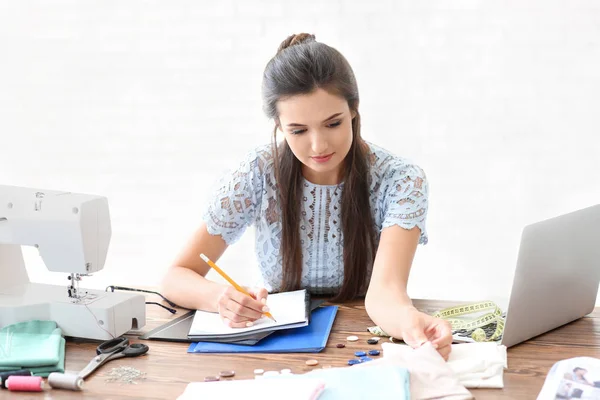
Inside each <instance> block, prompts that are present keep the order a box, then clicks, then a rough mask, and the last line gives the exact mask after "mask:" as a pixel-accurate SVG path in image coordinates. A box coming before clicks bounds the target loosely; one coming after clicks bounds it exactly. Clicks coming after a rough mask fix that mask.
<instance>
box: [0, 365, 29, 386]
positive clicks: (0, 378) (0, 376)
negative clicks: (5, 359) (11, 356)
mask: <svg viewBox="0 0 600 400" xmlns="http://www.w3.org/2000/svg"><path fill="white" fill-rule="evenodd" d="M9 376H31V371H30V370H28V369H20V370H18V371H6V372H2V373H0V387H1V388H2V389H6V380H7V379H8V377H9Z"/></svg>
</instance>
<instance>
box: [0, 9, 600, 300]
mask: <svg viewBox="0 0 600 400" xmlns="http://www.w3.org/2000/svg"><path fill="white" fill-rule="evenodd" d="M296 3H298V2H296ZM367 4H368V5H367ZM301 31H306V32H311V33H315V34H316V36H317V39H318V40H320V41H323V42H325V43H328V44H330V45H332V46H334V47H336V48H338V49H339V50H340V51H341V52H342V53H343V54H345V55H346V57H347V58H348V59H349V61H350V63H351V64H352V66H353V68H354V70H355V73H356V76H357V79H358V82H359V87H360V90H361V113H362V120H363V124H364V125H363V135H364V137H365V138H366V139H368V140H371V141H373V142H375V143H377V144H379V145H381V146H383V147H386V148H388V149H390V150H393V151H394V152H396V153H397V154H400V155H402V156H404V157H408V158H410V159H413V160H414V161H416V162H417V163H418V164H420V165H421V166H422V167H423V168H424V169H425V170H426V172H427V174H428V177H429V180H430V185H431V199H430V211H429V220H428V230H429V233H430V243H429V244H428V245H427V246H422V247H420V248H419V250H418V254H417V258H416V260H415V264H414V269H413V272H412V276H411V281H410V293H411V295H412V296H413V297H423V298H442V299H465V300H473V299H485V298H502V297H505V296H507V295H508V291H509V290H510V284H511V282H512V275H513V272H514V266H515V260H516V254H517V247H518V242H519V236H520V232H521V229H522V227H523V226H524V225H525V224H527V223H530V222H534V221H537V220H540V219H545V218H549V217H552V216H555V215H557V214H560V213H564V212H568V211H572V210H575V209H578V208H582V207H585V206H588V205H592V204H596V203H599V202H600V190H599V186H600V185H599V183H598V173H599V172H600V161H599V158H598V150H599V149H600V144H599V141H598V138H597V137H598V136H597V135H598V127H599V122H600V112H598V105H599V104H600V79H599V73H598V71H599V70H600V44H599V42H600V4H599V3H598V2H595V1H593V0H589V1H573V0H564V1H548V0H535V1H523V0H519V1H517V0H515V1H503V2H483V1H466V0H464V1H463V0H461V1H452V2H450V1H446V0H440V1H429V2H422V1H418V2H417V1H392V0H388V1H383V2H374V1H368V2H367V1H364V2H358V1H351V0H336V1H329V2H322V1H316V0H315V1H303V2H302V3H301V4H294V3H293V2H283V1H257V0H252V1H247V0H239V1H234V0H230V1H219V2H215V1H202V2H200V1H180V2H162V1H143V2H142V1H128V2H122V1H102V2H100V1H96V2H91V1H76V0H65V1H54V2H52V3H51V4H50V2H42V1H10V0H1V1H0V135H1V141H0V182H1V183H2V184H9V185H19V186H31V187H38V188H44V189H62V190H70V191H74V192H83V193H94V194H102V195H105V196H107V197H108V199H109V202H110V207H111V213H112V226H113V237H112V242H111V247H110V252H109V256H108V260H107V265H106V267H105V269H104V271H102V272H101V273H99V274H97V275H96V276H95V277H93V278H88V279H87V280H84V285H86V286H88V287H104V286H106V285H107V284H120V285H134V286H139V285H154V284H156V283H157V282H158V281H159V279H160V277H161V275H162V274H163V273H164V271H165V270H166V268H167V266H168V265H169V263H170V262H171V261H172V259H173V258H174V256H175V255H176V253H177V252H178V251H179V250H180V248H181V246H182V245H183V243H184V242H185V240H186V239H187V237H188V235H189V234H190V233H191V231H192V230H193V229H194V228H195V227H196V226H197V224H198V223H199V219H200V215H201V213H202V209H203V206H204V204H205V203H206V196H207V194H208V193H207V192H206V190H205V189H206V188H207V186H209V185H211V184H212V183H213V182H214V180H215V179H216V177H217V175H219V174H221V173H224V172H225V171H226V170H227V169H228V168H230V167H232V166H234V165H235V164H236V163H237V162H238V160H239V159H240V158H241V157H242V155H243V154H244V153H245V152H246V151H247V150H249V149H250V148H251V147H253V146H255V145H257V144H261V143H264V142H266V141H268V140H269V138H270V132H271V128H270V127H271V124H270V123H269V121H267V120H266V118H265V117H264V116H263V114H262V111H261V103H260V101H261V98H260V82H261V77H262V71H263V68H264V66H265V64H266V63H267V61H268V60H269V58H270V57H271V56H273V55H274V54H275V51H276V49H277V47H278V45H279V43H280V42H281V41H282V40H283V39H284V38H285V37H286V36H287V35H288V34H290V33H297V32H301ZM252 243H253V235H252V232H251V231H248V233H247V234H246V235H245V237H244V238H243V239H242V241H241V242H240V243H239V244H237V245H235V247H232V248H231V249H230V250H229V252H228V253H227V254H226V255H225V256H224V258H223V259H222V262H221V264H222V265H223V266H224V267H226V268H227V269H228V270H231V271H233V273H232V275H234V277H236V278H238V279H240V280H242V281H244V282H250V280H251V278H252V277H253V276H255V271H254V268H255V265H254V264H253V262H251V261H249V260H254V256H253V252H252ZM27 259H28V262H29V270H30V273H31V275H32V279H33V280H37V281H41V280H44V281H51V282H55V283H66V278H65V277H64V276H62V275H60V276H56V275H55V274H50V273H48V272H46V271H45V269H44V268H43V266H41V265H39V262H38V259H37V256H36V255H35V252H31V251H28V252H27ZM599 304H600V301H599Z"/></svg>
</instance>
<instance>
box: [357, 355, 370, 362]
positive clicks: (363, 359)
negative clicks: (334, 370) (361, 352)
mask: <svg viewBox="0 0 600 400" xmlns="http://www.w3.org/2000/svg"><path fill="white" fill-rule="evenodd" d="M360 361H362V362H367V361H373V359H372V358H371V357H366V356H365V357H361V358H360Z"/></svg>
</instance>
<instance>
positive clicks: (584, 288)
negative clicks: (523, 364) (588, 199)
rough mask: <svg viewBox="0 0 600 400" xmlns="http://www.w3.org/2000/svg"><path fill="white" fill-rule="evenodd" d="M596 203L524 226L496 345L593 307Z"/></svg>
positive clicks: (599, 235) (598, 225)
mask: <svg viewBox="0 0 600 400" xmlns="http://www.w3.org/2000/svg"><path fill="white" fill-rule="evenodd" d="M599 284H600V204H598V205H595V206H592V207H588V208H585V209H582V210H579V211H575V212H571V213H569V214H565V215H561V216H558V217H555V218H551V219H548V220H545V221H541V222H537V223H534V224H531V225H528V226H526V227H525V228H524V229H523V233H522V236H521V244H520V247H519V255H518V259H517V267H516V270H515V275H514V280H513V286H512V291H511V293H510V300H509V305H508V309H507V310H506V320H505V325H504V333H503V335H502V341H501V344H503V345H505V346H506V347H511V346H514V345H516V344H519V343H521V342H524V341H526V340H528V339H531V338H533V337H535V336H538V335H541V334H543V333H545V332H548V331H550V330H552V329H554V328H558V327H559V326H562V325H565V324H568V323H569V322H572V321H574V320H576V319H579V318H581V317H583V316H585V315H587V314H589V313H591V312H592V311H593V310H594V307H595V304H596V296H597V294H598V285H599Z"/></svg>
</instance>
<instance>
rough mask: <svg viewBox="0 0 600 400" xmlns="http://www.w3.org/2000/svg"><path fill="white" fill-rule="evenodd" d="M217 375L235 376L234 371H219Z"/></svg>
mask: <svg viewBox="0 0 600 400" xmlns="http://www.w3.org/2000/svg"><path fill="white" fill-rule="evenodd" d="M219 375H220V376H221V377H222V378H231V377H232V376H235V371H221V372H219Z"/></svg>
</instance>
